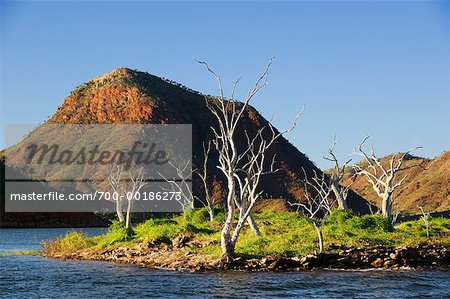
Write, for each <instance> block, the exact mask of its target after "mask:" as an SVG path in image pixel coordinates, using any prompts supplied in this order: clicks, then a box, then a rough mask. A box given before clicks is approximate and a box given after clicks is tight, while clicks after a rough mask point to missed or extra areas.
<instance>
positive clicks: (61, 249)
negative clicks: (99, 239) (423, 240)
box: [41, 231, 92, 255]
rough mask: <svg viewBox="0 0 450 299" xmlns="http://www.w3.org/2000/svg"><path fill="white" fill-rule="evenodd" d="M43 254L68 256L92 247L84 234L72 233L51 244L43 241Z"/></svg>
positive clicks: (51, 241)
mask: <svg viewBox="0 0 450 299" xmlns="http://www.w3.org/2000/svg"><path fill="white" fill-rule="evenodd" d="M41 245H42V252H43V253H44V254H46V255H53V254H66V253H72V252H75V251H78V250H80V249H84V248H87V247H89V246H91V245H92V243H91V242H89V239H88V238H87V236H86V235H85V234H84V233H81V232H77V231H71V232H69V233H67V234H66V235H65V236H64V237H62V238H58V239H56V240H50V241H49V242H45V241H43V242H42V243H41Z"/></svg>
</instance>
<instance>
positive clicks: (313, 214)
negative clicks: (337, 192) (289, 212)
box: [289, 169, 336, 253]
mask: <svg viewBox="0 0 450 299" xmlns="http://www.w3.org/2000/svg"><path fill="white" fill-rule="evenodd" d="M303 173H304V179H303V181H302V182H303V186H304V190H305V201H303V202H289V204H290V205H291V206H296V207H297V212H300V211H302V212H303V213H305V214H306V215H307V216H308V217H309V218H310V219H311V222H312V224H313V225H314V229H315V230H316V232H317V237H318V243H319V250H320V252H321V253H322V252H324V250H325V249H324V245H323V234H322V227H323V225H324V223H325V220H326V219H327V217H328V216H329V215H330V214H331V211H332V208H333V206H335V204H336V199H332V198H331V197H330V195H331V193H332V192H333V190H332V187H331V185H330V184H329V180H328V179H327V178H326V175H325V174H324V173H323V172H322V175H318V174H317V172H316V171H314V175H313V176H312V178H311V180H309V179H308V176H307V175H306V172H305V170H304V169H303Z"/></svg>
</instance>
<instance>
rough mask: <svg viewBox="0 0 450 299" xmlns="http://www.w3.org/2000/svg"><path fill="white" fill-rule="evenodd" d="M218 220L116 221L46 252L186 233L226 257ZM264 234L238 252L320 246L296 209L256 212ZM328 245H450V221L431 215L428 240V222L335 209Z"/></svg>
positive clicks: (306, 250) (248, 237)
mask: <svg viewBox="0 0 450 299" xmlns="http://www.w3.org/2000/svg"><path fill="white" fill-rule="evenodd" d="M217 212H218V213H217V214H218V215H217V217H216V220H215V221H214V222H209V221H208V215H207V213H206V211H205V210H204V209H199V210H195V211H191V212H188V213H185V214H183V215H181V216H175V217H173V218H170V219H150V220H147V221H145V222H143V223H140V224H138V225H136V226H135V227H134V228H133V230H134V234H133V235H131V236H130V235H129V234H126V231H125V228H124V227H123V225H121V224H120V223H114V224H113V225H112V226H111V227H110V228H109V230H108V232H107V233H106V234H105V235H101V236H96V237H91V238H88V237H86V236H85V235H83V234H81V233H78V232H71V233H69V234H67V235H66V236H65V237H63V238H61V239H57V240H55V241H52V242H49V243H45V244H44V246H43V252H44V253H50V254H51V253H70V252H73V251H77V250H80V249H86V248H92V249H98V250H100V249H111V248H114V247H119V246H134V245H135V244H137V243H140V242H151V241H153V240H155V239H159V240H163V241H164V242H168V243H170V240H171V239H174V238H175V237H177V236H181V235H185V236H189V237H191V238H193V239H194V240H196V241H199V242H208V244H209V245H207V246H204V247H201V248H196V247H192V248H189V250H190V251H192V252H197V253H202V254H208V255H216V256H219V255H220V245H219V244H220V230H221V227H222V226H221V225H222V223H223V219H224V217H225V215H224V214H223V212H220V211H217ZM254 217H255V220H256V221H257V223H258V225H259V228H260V230H261V236H259V237H257V236H254V235H253V233H252V231H251V230H250V229H248V228H245V229H244V230H243V231H242V233H241V236H240V238H239V241H238V244H237V245H236V252H237V254H239V255H246V256H269V255H271V256H299V255H306V254H311V253H313V252H315V251H317V250H318V245H317V235H316V231H315V230H314V227H313V225H312V223H311V221H310V220H309V219H308V218H306V217H305V216H303V215H300V214H297V213H291V212H272V211H268V212H264V213H261V214H255V215H254ZM323 236H324V242H325V247H326V246H327V245H329V244H331V243H334V244H337V245H344V246H357V247H361V248H364V247H373V246H377V245H385V246H406V245H419V244H424V243H442V244H445V245H450V219H444V218H433V219H430V239H427V238H426V232H425V226H424V223H423V221H422V220H417V221H410V222H405V223H402V224H401V225H398V226H396V227H393V226H392V225H391V224H390V223H389V221H388V220H387V219H385V218H383V217H382V216H380V215H364V216H361V217H358V216H355V215H354V214H353V213H352V212H347V211H334V212H333V213H332V214H331V215H330V216H329V217H328V218H327V220H326V222H325V224H324V226H323Z"/></svg>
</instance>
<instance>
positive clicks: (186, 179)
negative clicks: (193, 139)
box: [158, 160, 194, 211]
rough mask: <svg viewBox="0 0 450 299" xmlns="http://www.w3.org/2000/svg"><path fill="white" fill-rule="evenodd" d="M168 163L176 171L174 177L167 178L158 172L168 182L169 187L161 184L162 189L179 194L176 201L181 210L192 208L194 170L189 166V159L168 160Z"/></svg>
mask: <svg viewBox="0 0 450 299" xmlns="http://www.w3.org/2000/svg"><path fill="white" fill-rule="evenodd" d="M169 164H170V165H171V166H172V167H173V169H174V170H175V172H176V178H167V177H166V176H164V175H163V174H161V173H160V172H158V174H159V175H160V176H161V178H162V179H163V180H165V181H166V182H167V183H169V187H164V186H161V188H162V189H164V190H166V191H170V192H176V193H177V194H179V197H178V198H179V200H178V203H179V204H180V205H181V208H182V210H183V211H187V210H189V209H193V208H194V194H193V191H192V182H191V179H192V174H193V173H194V171H193V170H192V168H191V161H190V160H188V161H181V162H179V163H175V162H172V161H170V162H169Z"/></svg>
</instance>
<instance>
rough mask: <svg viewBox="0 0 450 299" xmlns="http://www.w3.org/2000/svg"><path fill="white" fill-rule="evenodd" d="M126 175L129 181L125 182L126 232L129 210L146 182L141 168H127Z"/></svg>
mask: <svg viewBox="0 0 450 299" xmlns="http://www.w3.org/2000/svg"><path fill="white" fill-rule="evenodd" d="M128 176H129V179H130V181H129V182H127V185H128V188H127V190H129V191H127V192H126V198H127V200H128V205H127V214H126V219H125V228H126V230H127V232H128V231H129V230H130V229H131V210H132V206H133V202H134V201H135V200H136V199H137V198H139V196H138V195H137V194H138V193H139V192H140V190H141V189H142V187H144V186H145V185H146V184H147V182H146V181H145V180H144V172H143V168H142V167H139V168H138V169H137V170H135V171H133V170H132V169H130V170H128Z"/></svg>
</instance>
